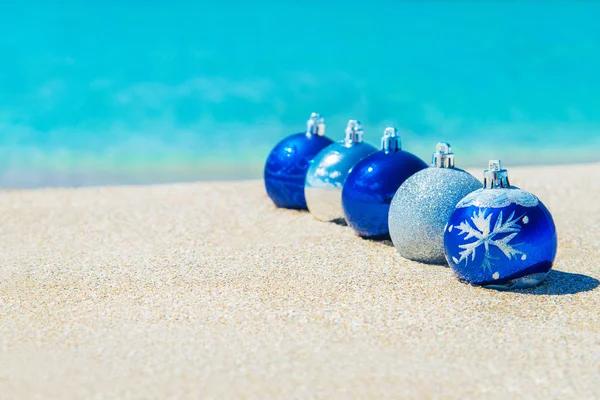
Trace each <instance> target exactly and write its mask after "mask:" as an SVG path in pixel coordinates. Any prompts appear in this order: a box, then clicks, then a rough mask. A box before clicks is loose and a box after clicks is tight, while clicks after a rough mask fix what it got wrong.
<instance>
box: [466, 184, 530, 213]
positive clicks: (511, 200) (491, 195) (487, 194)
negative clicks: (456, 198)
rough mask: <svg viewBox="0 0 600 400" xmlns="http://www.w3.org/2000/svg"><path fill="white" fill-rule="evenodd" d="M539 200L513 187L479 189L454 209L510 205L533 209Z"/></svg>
mask: <svg viewBox="0 0 600 400" xmlns="http://www.w3.org/2000/svg"><path fill="white" fill-rule="evenodd" d="M538 202H539V200H538V198H537V197H535V195H534V194H532V193H529V192H526V191H524V190H520V189H519V188H517V187H515V186H511V187H508V188H496V189H494V191H493V192H492V191H490V190H486V189H479V190H477V191H475V192H473V193H471V194H469V195H468V196H466V197H465V198H464V199H462V200H461V201H460V202H459V203H458V204H457V205H456V207H469V206H476V207H492V208H501V207H506V206H508V205H510V204H518V205H520V206H523V207H535V206H537V204H538Z"/></svg>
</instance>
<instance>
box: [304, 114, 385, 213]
mask: <svg viewBox="0 0 600 400" xmlns="http://www.w3.org/2000/svg"><path fill="white" fill-rule="evenodd" d="M344 133H345V136H344V139H343V140H341V141H340V142H337V143H333V144H331V145H329V146H327V147H326V148H324V149H323V150H321V152H320V153H319V154H317V155H316V157H315V158H314V160H313V161H312V163H311V164H310V166H309V168H308V171H307V173H306V181H305V185H304V196H305V197H306V205H307V206H308V210H309V211H310V213H311V214H312V216H313V217H315V218H316V219H318V220H321V221H337V220H341V221H343V219H344V210H343V208H342V187H343V185H344V182H345V181H346V177H347V176H348V174H349V173H350V170H351V169H352V168H353V167H354V166H355V165H356V163H358V162H359V161H360V160H362V159H363V158H364V157H366V156H368V155H369V154H371V153H374V152H376V151H377V149H376V148H375V147H374V146H371V145H370V144H368V143H365V142H363V135H364V131H363V127H362V124H361V123H360V121H358V120H354V119H351V120H350V121H348V125H347V126H346V129H345V131H344Z"/></svg>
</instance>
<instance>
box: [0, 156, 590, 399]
mask: <svg viewBox="0 0 600 400" xmlns="http://www.w3.org/2000/svg"><path fill="white" fill-rule="evenodd" d="M509 172H510V176H511V182H512V183H513V184H515V185H517V186H520V187H522V188H524V189H527V190H529V191H532V192H534V193H536V194H537V195H538V197H540V199H541V200H542V201H543V202H544V203H545V204H546V205H547V206H548V208H549V209H550V210H551V212H552V213H553V215H554V218H555V222H556V224H557V228H558V233H559V251H558V256H557V259H556V263H555V266H554V271H553V272H552V273H551V275H550V276H549V278H548V279H547V281H546V282H545V283H544V284H543V285H542V286H540V287H538V288H536V289H534V290H528V291H521V292H498V291H493V290H486V289H481V288H475V287H471V286H468V285H465V284H463V283H460V282H458V281H457V280H456V279H455V278H454V276H453V275H452V272H451V270H450V269H448V268H443V267H439V266H429V265H423V264H418V263H415V262H410V261H407V260H404V259H402V258H401V257H400V256H399V255H398V253H397V251H396V250H395V248H394V247H393V246H391V243H390V242H375V241H368V240H363V239H360V238H358V237H356V236H355V235H354V234H353V233H352V231H351V230H350V229H349V228H347V227H344V226H340V225H336V224H328V223H321V222H318V221H316V220H314V219H313V218H312V217H311V216H310V214H309V213H307V212H297V211H289V210H279V209H275V208H274V207H273V206H272V204H271V203H270V201H269V199H268V198H267V197H266V195H265V193H264V189H263V186H262V182H260V181H253V182H220V183H194V184H173V185H157V186H144V187H106V188H80V189H39V190H24V191H19V190H11V191H6V192H3V193H0V233H1V242H0V246H1V248H0V250H1V251H0V398H6V399H16V398H23V399H33V398H43V399H69V398H98V399H100V398H131V399H137V398H157V399H166V398H206V399H208V398H214V399H224V398H357V397H359V398H459V397H469V398H475V397H476V398H507V397H509V396H511V395H513V396H516V397H519V398H546V399H547V398H561V399H565V398H594V397H595V398H600V316H599V314H600V288H598V285H599V281H598V280H599V279H600V244H599V242H600V197H599V195H600V180H599V179H597V177H598V176H600V164H594V165H574V166H553V167H523V168H511V169H510V170H509ZM476 174H477V176H479V175H480V174H481V171H476Z"/></svg>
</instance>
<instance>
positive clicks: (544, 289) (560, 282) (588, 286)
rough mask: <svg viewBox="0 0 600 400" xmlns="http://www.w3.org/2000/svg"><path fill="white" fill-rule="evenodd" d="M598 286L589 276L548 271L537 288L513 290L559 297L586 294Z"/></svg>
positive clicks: (599, 282) (597, 282) (598, 283)
mask: <svg viewBox="0 0 600 400" xmlns="http://www.w3.org/2000/svg"><path fill="white" fill-rule="evenodd" d="M599 285H600V281H598V279H596V278H592V277H591V276H587V275H582V274H574V273H572V272H564V271H557V270H554V269H553V270H550V272H549V273H548V276H547V277H546V279H545V280H544V282H542V283H541V284H540V285H539V286H537V287H534V288H531V289H521V290H513V291H512V292H515V293H523V294H534V295H553V296H559V295H564V294H576V293H581V292H588V291H590V290H594V289H596V288H597V287H598V286H599Z"/></svg>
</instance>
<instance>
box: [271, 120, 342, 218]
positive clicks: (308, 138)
mask: <svg viewBox="0 0 600 400" xmlns="http://www.w3.org/2000/svg"><path fill="white" fill-rule="evenodd" d="M323 134H324V124H323V119H322V118H321V117H320V116H319V115H318V114H315V113H313V114H312V115H311V117H310V119H309V120H308V122H307V130H306V133H297V134H295V135H291V136H288V137H286V138H285V139H283V140H282V141H280V142H279V143H277V145H276V146H275V147H274V148H273V150H271V152H270V153H269V155H268V157H267V161H266V163H265V174H264V179H265V188H266V190H267V194H268V195H269V197H270V198H271V200H273V203H275V205H276V206H277V207H281V208H292V209H306V199H305V197H304V181H305V179H306V172H307V171H308V167H309V166H310V162H311V161H312V160H313V158H314V157H315V156H316V155H317V154H318V153H319V152H320V151H321V150H323V149H324V148H325V147H327V146H329V145H330V144H332V143H333V140H331V139H329V138H328V137H325V136H323Z"/></svg>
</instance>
